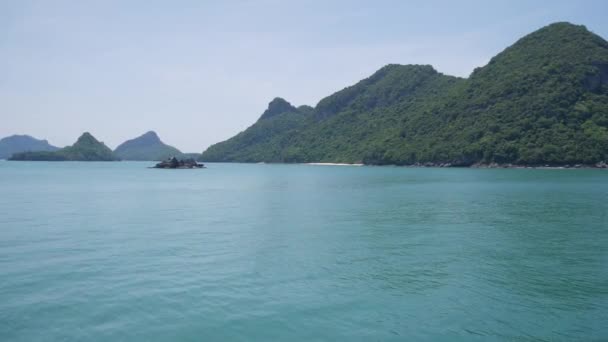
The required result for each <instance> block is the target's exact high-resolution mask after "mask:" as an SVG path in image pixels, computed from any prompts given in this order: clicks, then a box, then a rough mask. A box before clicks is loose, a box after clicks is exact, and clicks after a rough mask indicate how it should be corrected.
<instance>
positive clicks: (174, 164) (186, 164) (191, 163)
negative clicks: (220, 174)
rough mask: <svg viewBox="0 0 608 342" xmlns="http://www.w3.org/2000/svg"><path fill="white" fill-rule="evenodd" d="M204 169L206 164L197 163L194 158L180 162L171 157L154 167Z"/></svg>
mask: <svg viewBox="0 0 608 342" xmlns="http://www.w3.org/2000/svg"><path fill="white" fill-rule="evenodd" d="M204 167H205V164H200V163H197V162H196V160H194V159H192V158H189V159H181V160H179V159H177V158H175V157H171V158H169V159H167V160H165V161H162V162H160V163H158V164H156V165H154V168H155V169H202V168H204Z"/></svg>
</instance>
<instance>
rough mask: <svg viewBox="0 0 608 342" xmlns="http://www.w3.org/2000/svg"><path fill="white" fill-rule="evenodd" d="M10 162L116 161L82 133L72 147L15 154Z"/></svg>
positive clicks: (111, 153) (102, 145) (104, 148)
mask: <svg viewBox="0 0 608 342" xmlns="http://www.w3.org/2000/svg"><path fill="white" fill-rule="evenodd" d="M10 160H36V161H112V160H118V158H117V157H116V156H114V153H113V152H112V150H111V149H110V148H108V147H107V146H106V145H104V143H102V142H100V141H98V140H97V139H95V137H93V136H92V135H91V134H90V133H89V132H85V133H83V134H82V135H81V136H80V137H79V138H78V140H77V141H76V143H74V145H72V146H68V147H65V148H62V149H60V150H57V151H54V152H49V151H46V152H45V151H41V152H23V153H17V154H14V155H13V156H12V158H10Z"/></svg>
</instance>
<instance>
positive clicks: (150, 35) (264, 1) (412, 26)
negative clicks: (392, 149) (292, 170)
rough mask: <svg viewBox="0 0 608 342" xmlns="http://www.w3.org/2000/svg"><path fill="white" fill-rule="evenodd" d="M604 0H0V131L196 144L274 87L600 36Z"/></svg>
mask: <svg viewBox="0 0 608 342" xmlns="http://www.w3.org/2000/svg"><path fill="white" fill-rule="evenodd" d="M607 13H608V1H532V0H530V1H487V0H486V1H382V0H376V1H356V0H352V1H329V0H327V1H322V0H319V1H316V0H313V1H278V0H260V1H214V2H211V1H203V0H200V1H179V0H177V1H168V0H167V1H135V0H131V1H113V0H103V1H76V0H73V1H62V0H54V1H27V0H23V1H18V0H14V1H9V0H6V1H0V137H3V136H7V135H11V134H30V135H33V136H36V137H39V138H46V139H48V140H49V141H50V142H51V143H53V144H55V145H58V146H64V145H68V144H71V143H73V142H74V141H75V140H76V138H77V137H78V136H79V135H80V134H81V133H82V132H83V131H90V132H91V133H92V134H93V135H95V136H96V137H97V138H98V139H100V140H102V141H104V142H105V143H106V144H108V145H109V146H110V147H112V148H114V147H115V146H116V145H118V144H119V143H121V142H122V141H124V140H126V139H130V138H133V137H134V136H137V135H140V134H142V133H144V132H146V131H148V130H155V131H157V132H158V133H159V135H160V136H161V138H162V139H163V140H164V141H165V142H167V143H169V144H172V145H174V146H176V147H178V148H180V149H182V150H183V151H187V152H200V151H202V150H203V149H204V148H206V147H207V146H209V145H210V144H213V143H215V142H218V141H221V140H224V139H226V138H229V137H231V136H233V135H234V134H236V133H238V132H239V131H241V130H243V129H245V128H246V127H248V126H249V125H251V124H252V123H253V122H254V121H255V120H257V118H258V117H259V115H260V114H261V113H262V112H263V111H264V109H265V108H266V106H267V104H268V102H269V101H270V100H272V99H273V98H274V97H277V96H280V97H283V98H285V99H286V100H288V101H290V102H291V103H292V104H294V105H301V104H308V105H313V106H314V105H315V104H316V103H317V102H318V101H319V100H320V99H321V98H323V97H324V96H327V95H329V94H331V93H333V92H335V91H337V90H340V89H342V88H344V87H345V86H348V85H351V84H353V83H355V82H357V81H358V80H360V79H362V78H365V77H367V76H369V75H370V74H372V73H373V72H374V71H375V70H377V69H379V68H380V67H382V66H383V65H385V64H388V63H400V64H431V65H433V66H434V67H435V68H436V69H437V70H439V71H440V72H443V73H446V74H451V75H457V76H462V77H467V76H468V75H469V74H470V72H471V71H472V70H473V69H474V68H475V67H478V66H483V65H484V64H485V63H486V62H487V61H488V60H489V59H490V58H491V57H492V56H494V55H495V54H497V53H498V52H500V51H501V50H503V49H504V48H505V47H507V46H509V45H511V44H513V43H514V42H515V41H516V40H517V39H519V38H520V37H522V36H523V35H525V34H527V33H530V32H532V31H534V30H536V29H538V28H540V27H542V26H545V25H547V24H549V23H552V22H555V21H570V22H573V23H576V24H582V25H586V26H587V28H588V29H590V30H591V31H593V32H595V33H597V34H599V35H601V36H602V37H604V38H607V37H608V20H606V14H607Z"/></svg>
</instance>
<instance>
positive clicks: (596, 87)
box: [585, 62, 608, 92]
mask: <svg viewBox="0 0 608 342" xmlns="http://www.w3.org/2000/svg"><path fill="white" fill-rule="evenodd" d="M593 66H594V67H595V68H596V72H595V73H593V74H591V75H589V76H587V78H585V88H587V89H588V90H590V91H593V92H600V91H601V89H602V87H603V86H608V63H606V62H604V63H600V62H596V63H593Z"/></svg>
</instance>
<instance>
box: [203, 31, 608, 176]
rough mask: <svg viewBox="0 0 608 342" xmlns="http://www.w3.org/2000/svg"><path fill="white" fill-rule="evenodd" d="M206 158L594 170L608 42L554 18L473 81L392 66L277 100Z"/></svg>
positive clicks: (605, 101) (607, 103)
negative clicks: (329, 91) (301, 98)
mask: <svg viewBox="0 0 608 342" xmlns="http://www.w3.org/2000/svg"><path fill="white" fill-rule="evenodd" d="M200 160H201V161H206V162H283V163H308V162H336V163H364V164H374V165H385V164H392V165H426V166H475V165H527V166H537V165H548V166H560V165H577V164H580V165H589V166H596V165H597V166H603V165H604V166H605V164H603V163H602V162H604V161H608V42H606V40H604V39H603V38H601V37H599V36H597V35H596V34H594V33H592V32H590V31H588V30H587V29H586V28H585V27H584V26H578V25H573V24H570V23H555V24H551V25H549V26H547V27H544V28H542V29H540V30H538V31H536V32H533V33H531V34H529V35H527V36H525V37H523V38H522V39H520V40H519V41H517V42H516V43H515V44H514V45H512V46H510V47H508V48H507V49H505V50H504V51H503V52H501V53H500V54H498V55H497V56H495V57H494V58H492V59H491V60H490V62H489V63H488V64H487V65H486V66H484V67H481V68H477V69H475V71H474V72H473V73H472V74H471V76H470V77H469V78H467V79H463V78H458V77H453V76H447V75H444V74H441V73H439V72H437V71H436V70H435V69H434V68H433V67H432V66H428V65H387V66H385V67H383V68H381V69H380V70H378V71H377V72H376V73H374V74H373V75H372V76H370V77H369V78H367V79H364V80H362V81H360V82H359V83H357V84H355V85H353V86H350V87H347V88H345V89H343V90H341V91H338V92H337V93H335V94H333V95H330V96H328V97H326V98H324V99H322V100H321V101H320V102H319V103H318V104H317V105H316V106H315V107H314V108H313V107H309V106H300V107H295V106H293V105H291V104H290V103H288V102H287V101H286V100H284V99H281V98H276V99H274V100H273V101H272V102H271V103H270V105H269V106H268V109H267V110H266V111H265V112H264V113H263V114H262V115H261V117H260V118H259V120H258V121H257V122H256V123H254V124H253V125H252V126H250V127H249V128H248V129H246V130H245V131H243V132H241V133H239V134H237V135H236V136H234V137H232V138H230V139H228V140H226V141H224V142H220V143H217V144H215V145H213V146H211V147H209V148H208V149H207V150H206V151H204V152H203V154H202V157H201V158H200Z"/></svg>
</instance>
